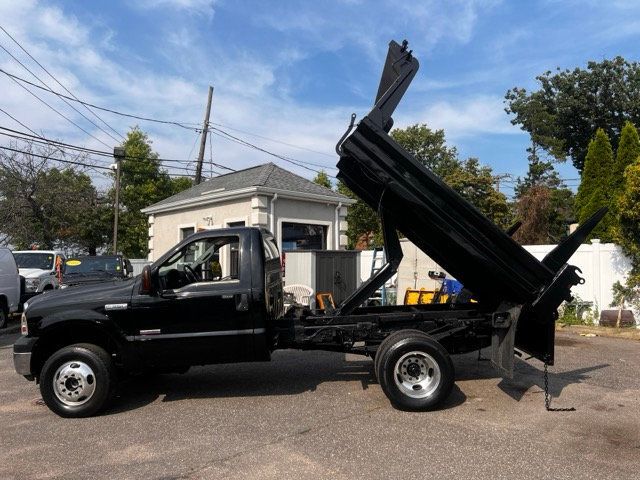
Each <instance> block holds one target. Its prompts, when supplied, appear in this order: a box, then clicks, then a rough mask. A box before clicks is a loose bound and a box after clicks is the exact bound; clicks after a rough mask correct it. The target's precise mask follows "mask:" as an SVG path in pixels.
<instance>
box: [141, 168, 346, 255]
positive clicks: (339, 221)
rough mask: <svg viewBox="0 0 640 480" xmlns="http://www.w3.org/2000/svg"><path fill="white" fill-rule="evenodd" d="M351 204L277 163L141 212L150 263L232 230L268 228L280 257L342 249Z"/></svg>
mask: <svg viewBox="0 0 640 480" xmlns="http://www.w3.org/2000/svg"><path fill="white" fill-rule="evenodd" d="M353 203H355V201H354V200H352V199H350V198H348V197H346V196H344V195H341V194H339V193H336V192H334V191H332V190H330V189H328V188H325V187H323V186H321V185H318V184H316V183H313V182H311V181H309V180H307V179H306V178H303V177H300V176H298V175H295V174H293V173H291V172H289V171H287V170H284V169H283V168H280V167H278V166H277V165H274V164H273V163H267V164H264V165H259V166H257V167H251V168H247V169H245V170H239V171H237V172H233V173H229V174H226V175H221V176H219V177H215V178H212V179H211V180H208V181H206V182H204V183H201V184H199V185H196V186H194V187H192V188H190V189H188V190H184V191H182V192H180V193H177V194H176V195H173V196H172V197H169V198H166V199H164V200H162V201H161V202H158V203H156V204H154V205H151V206H149V207H147V208H145V209H143V210H142V212H143V213H146V214H147V215H149V260H155V259H157V258H158V257H160V256H161V255H162V254H163V253H164V252H166V251H167V250H168V249H169V248H171V247H172V246H173V245H175V244H176V243H177V242H178V241H180V240H182V239H183V238H185V237H186V236H188V235H190V234H192V233H194V232H197V231H200V230H205V229H212V228H221V227H234V226H257V227H264V228H267V229H268V230H270V231H271V232H273V233H274V234H275V236H276V239H277V241H278V247H279V248H280V251H281V252H282V251H291V250H339V249H344V248H346V245H347V236H346V233H347V221H346V216H347V207H348V206H349V205H351V204H353Z"/></svg>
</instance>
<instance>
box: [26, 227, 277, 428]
mask: <svg viewBox="0 0 640 480" xmlns="http://www.w3.org/2000/svg"><path fill="white" fill-rule="evenodd" d="M283 305H284V303H283V293H282V274H281V266H280V257H279V254H278V249H277V247H276V244H275V242H274V240H273V236H272V235H271V234H270V233H269V232H267V231H266V230H262V229H258V228H252V227H239V228H227V229H221V230H207V231H204V232H200V233H196V234H194V235H191V236H190V237H188V238H186V239H184V240H183V241H182V242H180V243H179V244H178V245H176V246H175V247H174V248H172V249H171V250H170V251H168V252H167V253H165V254H164V255H163V256H162V257H160V258H159V259H158V260H157V261H156V262H154V263H153V264H152V265H149V266H146V267H145V268H144V270H143V272H142V274H140V275H138V276H137V277H135V278H132V279H125V280H121V281H116V282H112V283H110V284H94V285H87V286H77V287H73V288H67V289H60V290H57V291H55V292H52V293H51V294H48V295H44V296H40V297H36V298H34V299H32V300H31V301H30V302H28V303H27V304H26V305H25V310H24V313H23V317H22V334H23V336H22V337H21V338H20V339H19V340H18V341H17V342H16V344H15V345H14V364H15V367H16V371H17V372H18V373H20V374H22V375H24V376H25V377H26V378H28V379H37V380H38V381H39V383H40V387H41V392H42V395H43V398H44V400H45V402H46V403H47V405H48V406H49V407H50V408H51V409H52V410H53V411H55V412H56V413H58V414H60V415H62V416H87V415H91V414H93V413H95V412H96V411H98V410H99V409H100V408H102V407H103V406H104V405H105V403H106V401H107V400H108V397H110V395H111V394H112V392H113V390H112V389H113V385H111V384H110V383H109V382H106V385H105V384H104V383H103V382H98V383H99V385H96V386H95V387H93V386H92V385H95V383H91V382H94V380H93V379H96V378H102V379H105V378H107V379H108V378H113V377H115V375H116V374H117V373H118V372H119V373H127V374H130V373H131V374H143V373H145V372H147V371H150V370H159V371H184V370H186V369H187V368H188V367H190V366H192V365H206V364H212V363H227V362H244V361H260V360H269V359H270V353H271V350H272V349H273V348H274V343H275V339H274V338H273V329H272V328H271V325H272V324H273V322H274V321H275V320H276V319H277V318H280V317H282V314H283V308H284V307H283ZM80 345H82V346H80ZM87 345H88V347H87ZM104 359H108V360H104ZM105 361H106V362H107V364H108V365H109V367H108V368H109V372H108V373H105V372H104V371H101V369H102V368H104V367H105ZM74 366H78V367H74ZM98 372H100V373H98ZM61 375H62V378H65V377H64V375H67V377H68V378H75V380H73V381H72V382H66V381H63V382H62V383H60V382H56V379H60V376H61Z"/></svg>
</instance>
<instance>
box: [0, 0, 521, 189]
mask: <svg viewBox="0 0 640 480" xmlns="http://www.w3.org/2000/svg"><path fill="white" fill-rule="evenodd" d="M365 5H368V4H362V5H356V4H355V2H345V5H343V6H342V7H343V8H353V9H355V10H357V11H359V12H360V13H361V14H362V16H361V17H358V21H356V22H349V23H348V26H345V21H344V18H342V17H341V16H340V15H339V14H336V13H338V12H340V11H341V10H339V9H338V10H336V11H331V9H330V8H328V7H325V6H321V5H318V6H315V7H314V8H311V7H310V8H311V10H309V11H308V12H307V14H300V12H299V9H294V10H290V11H289V14H287V15H284V14H283V15H280V13H281V12H275V13H274V14H273V16H272V17H269V18H271V19H272V20H273V24H269V23H266V25H271V26H272V27H273V28H281V29H283V30H287V29H293V30H294V31H295V32H296V34H299V33H302V35H301V37H304V38H303V40H301V42H300V43H296V44H291V45H289V46H288V47H286V48H281V49H277V50H274V51H272V52H266V53H265V54H264V55H261V56H258V54H257V53H256V51H251V50H248V49H246V48H241V47H240V46H233V45H231V46H230V45H227V44H222V43H220V44H215V43H211V42H202V38H201V33H200V32H201V30H199V29H198V28H195V27H193V26H192V25H191V24H190V23H188V21H187V20H185V19H184V17H181V16H178V15H176V19H175V21H174V25H173V27H174V28H173V29H171V30H170V33H169V34H167V35H166V36H164V37H162V38H158V45H157V47H156V48H157V50H156V53H157V52H162V53H161V54H163V55H164V56H165V59H166V62H164V64H163V65H158V64H156V63H155V61H151V60H149V59H148V58H146V57H145V52H144V51H139V52H137V51H136V52H127V51H126V49H124V48H123V45H119V44H118V37H117V36H114V34H113V31H111V30H110V28H109V27H108V26H106V25H104V24H101V22H98V21H97V22H88V23H87V22H80V21H79V20H78V19H77V18H76V17H75V16H74V15H70V14H68V13H66V12H64V11H63V10H61V9H59V8H58V7H51V6H49V5H48V4H46V3H38V2H36V1H35V0H25V1H23V2H11V3H3V2H0V18H3V19H5V18H6V19H8V20H10V21H7V22H4V21H3V24H4V25H10V26H11V33H12V34H13V33H15V35H16V38H18V39H19V41H20V42H22V43H24V45H25V46H27V48H28V49H29V50H30V51H31V52H32V53H33V54H34V55H35V56H36V58H38V59H39V60H40V61H42V62H43V64H45V66H47V68H49V69H50V70H51V71H52V72H53V73H54V74H55V75H56V77H58V78H59V79H60V80H61V81H62V82H63V83H64V84H65V85H66V86H67V87H69V88H70V89H71V90H72V91H73V92H74V93H75V94H76V95H77V96H78V97H80V98H82V99H85V100H87V101H89V102H91V103H95V104H97V105H104V106H107V107H110V108H113V109H116V110H121V111H125V112H130V113H139V114H141V115H143V116H150V117H155V118H166V119H177V120H182V121H189V122H196V123H199V122H201V121H202V116H203V111H204V106H205V100H206V89H207V85H208V84H212V85H214V86H215V92H214V100H213V109H212V121H213V122H215V123H220V124H224V125H229V126H232V127H235V128H239V129H242V130H245V131H247V132H252V133H255V134H257V135H260V136H263V137H270V138H274V139H278V140H280V141H282V142H286V143H289V144H293V145H300V146H303V147H304V148H306V149H311V150H316V151H321V152H326V154H327V155H329V156H326V155H318V154H314V153H311V152H309V151H306V150H300V149H297V148H294V147H289V146H286V145H283V144H281V143H275V142H270V141H268V140H265V139H264V138H257V137H251V136H249V135H247V134H243V133H238V132H234V131H232V130H229V132H230V133H232V134H234V135H237V136H240V137H243V138H246V139H247V140H249V141H252V142H254V143H256V144H258V145H261V146H264V147H265V148H268V149H270V150H272V151H274V152H277V153H280V154H282V155H285V156H290V157H294V158H298V159H302V160H306V161H311V162H314V163H318V164H321V165H324V166H325V167H326V169H330V168H332V167H334V166H335V163H336V161H337V158H335V157H334V156H333V153H334V146H335V143H336V141H337V139H338V138H340V136H341V135H342V133H343V132H344V130H345V128H346V126H347V124H348V120H349V115H350V113H351V112H352V111H356V112H358V114H359V115H362V114H363V113H364V112H365V111H366V109H367V108H368V104H369V100H370V98H369V97H368V95H365V96H364V101H363V98H358V97H355V98H354V102H361V104H360V105H344V106H340V107H333V108H327V107H326V106H322V105H317V106H316V105H313V104H310V103H303V102H298V101H295V100H293V99H292V98H290V97H289V96H288V92H287V85H286V83H285V84H284V85H283V83H282V81H281V78H279V77H278V70H279V69H280V68H283V67H287V68H289V67H292V68H295V64H296V63H297V62H299V61H301V60H303V59H305V58H308V56H310V53H309V52H317V51H323V50H325V49H333V48H341V46H343V45H345V44H347V43H349V42H353V43H356V46H357V48H358V49H359V50H364V51H365V52H368V54H369V55H370V58H371V59H372V60H373V59H375V70H376V71H377V70H378V69H379V67H380V63H381V61H382V58H383V56H382V55H383V54H384V49H385V48H386V43H387V41H388V39H389V38H391V37H392V36H394V35H395V33H396V30H398V28H399V26H400V25H401V22H400V23H395V22H397V20H393V19H390V21H389V22H388V23H384V22H383V23H380V22H379V21H378V23H376V20H374V19H373V18H372V17H371V16H368V15H366V11H363V9H364V8H365ZM426 5H427V7H429V8H425V9H424V10H421V11H419V12H418V16H419V20H420V21H419V22H417V24H418V27H419V28H420V29H421V30H420V31H422V32H429V34H431V33H433V34H434V36H435V40H429V41H427V40H426V39H425V38H426V33H425V34H424V35H422V36H419V35H416V36H417V37H418V39H417V42H416V43H417V45H415V46H414V45H412V46H414V48H416V49H420V50H423V48H426V45H427V44H429V45H433V44H434V42H438V41H444V39H453V40H454V41H456V42H468V41H470V39H471V38H472V36H473V29H474V26H475V24H476V22H477V18H478V16H479V15H480V13H479V12H480V11H481V9H482V8H486V7H487V4H486V3H483V2H472V3H471V4H470V6H466V5H463V4H454V5H453V7H451V8H446V7H447V5H445V4H444V3H442V2H429V3H427V4H426ZM143 6H144V7H145V8H171V9H181V10H184V11H192V12H194V13H203V12H211V15H212V14H213V13H212V12H213V8H214V6H215V2H211V1H195V0H193V1H190V0H145V2H144V3H143ZM269 8H271V7H269ZM325 8H326V9H327V10H328V11H327V12H323V11H322V10H323V9H325ZM366 8H369V7H366ZM285 10H286V9H285ZM440 10H443V11H445V10H446V11H445V12H444V13H437V14H436V13H433V12H439V11H440ZM394 11H396V10H395V7H394ZM264 15H265V14H263V13H258V16H260V17H261V18H263V19H264V18H267V17H265V16H264ZM439 15H440V16H439ZM400 17H402V15H400V14H399V15H398V18H400ZM327 19H330V20H327ZM443 19H444V20H443ZM440 20H442V21H440ZM445 20H446V21H445ZM54 22H57V23H59V24H60V25H64V26H65V28H62V29H59V30H58V31H55V29H53V31H52V30H51V25H52V23H54ZM429 22H431V23H429ZM456 23H458V27H459V30H455V29H454V28H453V27H454V25H455V24H456ZM262 25H265V23H263V24H262ZM96 38H103V39H105V41H104V42H93V41H89V39H96ZM381 38H384V40H381ZM0 40H2V43H3V44H4V45H9V43H8V41H7V39H6V38H0ZM12 50H13V49H12ZM1 53H2V52H0V65H2V68H4V69H7V70H9V71H11V72H15V73H17V74H20V75H21V76H25V77H28V74H27V73H26V72H24V71H21V70H20V67H19V66H17V65H15V64H14V63H13V61H12V60H10V59H7V58H6V56H3V55H2V54H1ZM16 53H18V52H17V50H16ZM136 55H137V56H138V57H136ZM20 58H24V55H22V56H21V57H20ZM124 60H126V62H125V61H124ZM372 64H373V63H372ZM34 68H37V67H34ZM34 71H35V70H34ZM39 73H41V72H39ZM42 78H44V79H46V78H47V77H46V75H45V74H42ZM50 84H51V86H52V87H57V86H56V85H55V84H54V83H53V82H50ZM436 87H437V85H436ZM0 88H2V89H3V93H4V99H5V100H3V103H2V105H3V108H6V109H7V110H8V111H10V112H11V113H13V114H14V115H15V116H16V117H18V118H19V119H20V120H22V121H24V122H25V123H26V124H28V125H30V126H32V128H34V129H35V130H37V131H41V130H42V131H43V132H44V133H45V134H46V135H48V136H51V137H54V138H59V139H62V140H65V141H68V142H70V143H78V144H84V145H87V146H88V147H92V148H98V149H100V150H106V149H107V148H106V147H105V146H104V145H101V144H100V143H99V142H98V141H96V140H95V139H92V138H91V137H88V136H87V135H85V134H84V133H82V132H80V131H79V130H78V129H76V128H75V127H73V126H72V125H70V124H68V123H67V122H66V121H65V120H63V119H61V118H60V117H58V116H57V115H56V114H55V113H53V112H51V111H49V110H48V109H47V108H46V107H44V106H43V105H41V104H40V103H39V102H38V101H37V100H35V99H33V98H32V97H30V96H29V95H28V94H27V93H25V92H24V91H22V90H21V89H20V88H19V87H17V86H16V85H14V84H12V82H10V81H9V80H8V79H6V78H2V77H1V76H0ZM350 88H352V89H353V90H354V91H357V90H358V88H359V85H358V84H357V82H356V83H352V85H350ZM54 89H56V90H60V88H59V87H58V88H54ZM417 91H419V89H417ZM38 94H39V95H41V96H42V97H43V98H45V99H47V100H48V101H50V102H51V103H52V105H54V106H55V107H56V108H58V109H59V110H60V111H62V112H63V113H65V115H68V116H70V118H73V119H74V120H75V121H78V122H79V123H81V124H82V125H83V127H85V128H86V129H87V130H89V131H90V132H91V133H92V134H94V135H95V136H96V137H98V138H100V139H101V140H102V141H104V142H105V143H106V144H107V145H112V144H113V143H114V142H113V140H111V139H110V138H108V137H107V136H106V134H104V133H103V132H101V131H99V130H98V129H96V128H95V127H93V126H91V125H90V124H87V122H85V121H83V120H82V119H81V118H80V117H79V115H77V114H76V113H75V112H73V111H71V109H69V108H68V107H67V106H66V105H64V104H63V103H61V102H60V101H58V100H56V99H55V97H51V96H47V94H46V93H42V94H40V93H38ZM420 100H422V97H421V98H420ZM501 102H502V99H501V98H500V99H497V98H494V97H488V96H485V97H482V96H480V97H472V98H466V99H461V100H457V101H442V102H437V103H434V104H432V105H430V106H428V107H426V108H424V104H420V103H419V102H418V103H417V107H416V108H414V109H413V111H411V106H410V104H408V103H405V104H404V106H403V107H402V108H401V109H399V114H400V115H401V116H400V117H398V123H397V125H398V126H402V125H403V124H404V125H407V124H410V123H415V122H425V121H426V122H427V123H428V124H429V125H430V126H432V127H434V128H445V129H446V130H447V135H448V137H450V138H456V137H458V138H461V137H464V136H469V135H476V134H480V133H505V132H512V131H514V130H516V129H515V128H514V127H511V126H510V125H509V123H508V118H507V117H506V115H505V114H504V113H503V106H502V103H501ZM407 111H409V113H403V112H407ZM99 115H100V116H101V117H103V118H104V119H105V120H107V121H108V122H109V124H111V125H113V126H114V128H116V129H117V130H118V131H119V132H122V133H124V132H126V131H127V129H128V128H129V127H130V126H132V125H134V124H136V123H139V124H140V125H141V127H142V128H143V129H144V130H145V131H146V132H147V133H148V134H149V136H150V138H152V139H153V141H154V144H153V145H154V148H155V149H156V150H157V151H158V152H159V153H160V154H161V156H162V157H164V158H186V157H187V156H188V154H189V153H190V152H191V158H194V157H195V155H196V154H197V148H196V149H193V148H192V146H193V145H194V141H195V140H196V133H195V132H193V131H187V130H184V129H179V128H172V127H166V126H161V125H157V124H151V123H145V122H142V121H140V122H138V121H136V120H133V119H127V118H122V117H117V116H113V115H111V114H108V113H100V112H99ZM0 124H2V125H10V124H12V122H10V121H9V120H7V119H6V118H3V115H2V114H1V113H0ZM14 127H17V128H18V129H20V130H22V128H21V127H18V126H16V125H14ZM516 131H517V130H516ZM213 155H214V161H216V162H218V163H222V164H225V165H229V166H230V167H232V168H244V167H247V166H250V165H256V164H259V163H264V162H268V161H275V162H277V163H279V164H281V165H283V166H286V167H287V168H290V169H291V170H292V171H294V172H296V173H299V174H301V175H304V176H307V177H310V176H312V175H313V173H312V172H309V171H306V170H304V169H301V168H299V167H295V166H292V165H290V164H289V165H287V164H285V163H283V162H282V161H280V160H276V159H273V158H271V157H269V156H266V155H264V154H263V153H259V152H257V151H254V150H249V149H247V148H246V147H243V146H241V145H238V144H236V143H232V142H230V141H228V140H224V139H222V138H220V137H218V136H214V137H213ZM206 156H207V157H208V156H209V149H208V148H207V155H206ZM105 163H106V164H108V163H109V162H108V160H105ZM169 165H171V164H167V166H169ZM314 168H315V167H314ZM175 171H176V172H177V170H175ZM205 171H207V168H205ZM331 172H335V170H331ZM182 173H184V171H182Z"/></svg>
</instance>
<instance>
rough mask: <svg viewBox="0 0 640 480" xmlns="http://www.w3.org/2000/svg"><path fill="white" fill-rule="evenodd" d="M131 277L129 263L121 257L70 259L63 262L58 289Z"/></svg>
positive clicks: (80, 257) (87, 256) (100, 256)
mask: <svg viewBox="0 0 640 480" xmlns="http://www.w3.org/2000/svg"><path fill="white" fill-rule="evenodd" d="M131 276H133V267H132V266H131V262H130V261H129V259H127V258H125V257H123V256H122V255H97V256H89V255H84V256H79V257H72V258H69V259H67V261H66V262H65V266H64V274H63V275H62V283H61V284H60V288H67V287H72V286H76V285H89V284H92V283H102V282H109V281H112V280H122V279H124V278H129V277H131Z"/></svg>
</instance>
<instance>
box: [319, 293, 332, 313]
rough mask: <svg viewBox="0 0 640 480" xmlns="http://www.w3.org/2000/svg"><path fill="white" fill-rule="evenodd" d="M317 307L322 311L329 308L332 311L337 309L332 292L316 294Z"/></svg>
mask: <svg viewBox="0 0 640 480" xmlns="http://www.w3.org/2000/svg"><path fill="white" fill-rule="evenodd" d="M316 305H317V306H318V308H319V309H320V310H326V309H327V307H329V308H331V309H332V310H333V309H335V308H336V304H335V303H334V301H333V294H332V293H331V292H318V293H316Z"/></svg>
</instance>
